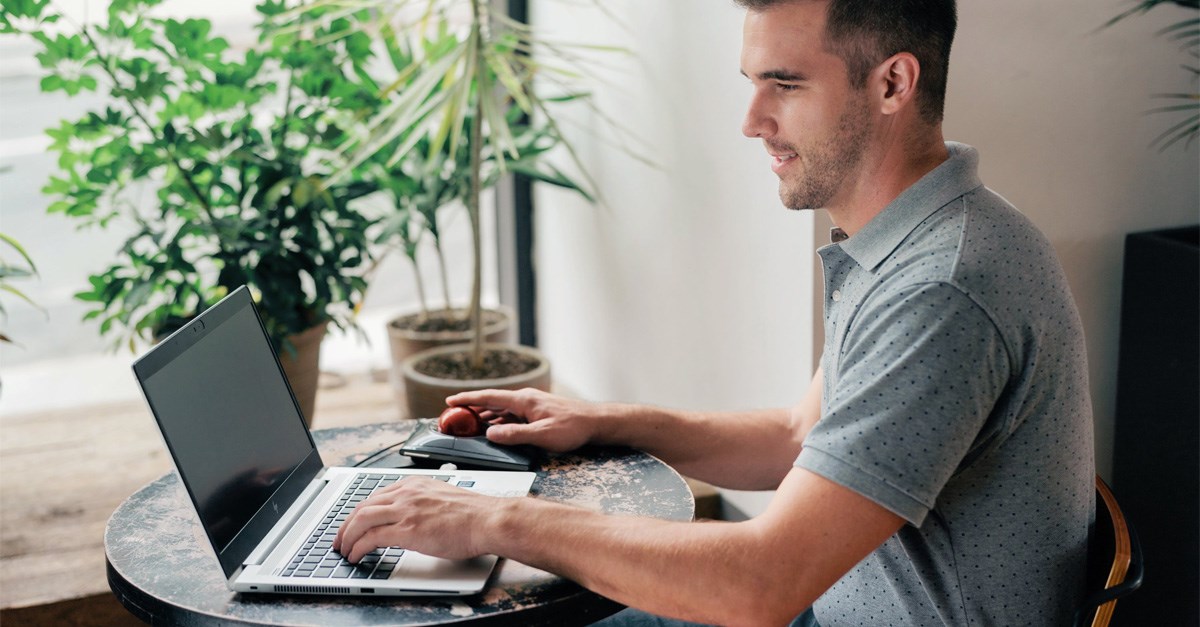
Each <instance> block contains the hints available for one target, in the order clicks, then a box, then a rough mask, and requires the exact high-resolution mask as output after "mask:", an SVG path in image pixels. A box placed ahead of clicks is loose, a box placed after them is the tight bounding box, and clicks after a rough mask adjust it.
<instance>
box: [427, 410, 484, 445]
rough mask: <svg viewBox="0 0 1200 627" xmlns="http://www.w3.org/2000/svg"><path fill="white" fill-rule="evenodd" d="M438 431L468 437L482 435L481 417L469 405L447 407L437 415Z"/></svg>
mask: <svg viewBox="0 0 1200 627" xmlns="http://www.w3.org/2000/svg"><path fill="white" fill-rule="evenodd" d="M437 426H438V431H441V432H442V433H445V434H446V435H453V436H456V437H460V438H469V437H474V436H477V435H483V429H484V425H483V419H481V418H480V417H479V414H477V413H475V410H473V409H471V408H470V407H447V408H446V410H445V411H443V412H442V415H440V416H438V422H437Z"/></svg>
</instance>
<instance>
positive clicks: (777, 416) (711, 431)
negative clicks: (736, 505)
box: [447, 369, 822, 490]
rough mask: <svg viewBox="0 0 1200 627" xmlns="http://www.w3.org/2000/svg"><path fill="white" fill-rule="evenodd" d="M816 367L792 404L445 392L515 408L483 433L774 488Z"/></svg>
mask: <svg viewBox="0 0 1200 627" xmlns="http://www.w3.org/2000/svg"><path fill="white" fill-rule="evenodd" d="M821 385H822V375H821V371H820V370H819V369H818V370H817V373H816V375H815V376H814V377H813V380H812V383H811V384H810V385H809V389H808V391H807V392H806V393H805V395H804V397H803V398H802V399H801V400H800V402H799V403H797V404H796V406H795V407H792V408H791V409H766V410H757V411H747V412H690V411H679V410H670V409H662V408H657V407H648V406H643V405H627V404H617V403H586V402H583V401H574V400H569V399H564V398H562V397H558V396H553V395H550V394H545V393H543V392H538V391H536V390H521V391H519V392H511V391H506V390H484V391H480V392H466V393H462V394H458V395H455V396H452V397H450V398H449V399H447V401H448V402H449V403H450V404H452V405H470V406H473V407H477V408H481V409H484V410H485V412H486V415H497V416H503V415H514V416H517V417H519V418H520V419H521V420H524V421H525V422H523V423H522V422H515V423H507V424H496V425H494V426H492V427H491V428H490V429H488V439H490V440H492V441H495V442H497V443H500V444H532V445H535V446H540V447H542V448H546V449H549V450H555V451H565V450H571V449H574V448H577V447H579V446H582V445H584V444H588V443H591V444H610V445H620V446H630V447H633V448H636V449H639V450H642V451H645V452H647V453H650V454H652V455H654V456H655V457H658V458H659V459H662V460H663V461H665V462H667V463H668V464H670V465H671V466H672V467H674V468H675V469H676V470H678V471H679V472H681V473H683V474H685V475H687V476H689V477H693V478H696V479H700V480H702V481H706V482H709V483H712V484H713V485H717V486H720V487H724V488H732V489H739V490H769V489H774V488H775V487H776V486H778V485H779V482H780V481H782V480H783V477H784V476H785V475H786V474H787V473H788V471H789V470H790V469H791V467H792V462H794V461H795V459H796V456H798V455H799V454H800V446H801V444H802V443H803V441H804V436H805V435H807V434H808V432H809V430H810V429H812V426H813V425H814V424H816V422H817V419H818V418H819V417H820V411H821Z"/></svg>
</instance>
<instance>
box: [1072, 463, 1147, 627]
mask: <svg viewBox="0 0 1200 627" xmlns="http://www.w3.org/2000/svg"><path fill="white" fill-rule="evenodd" d="M1143 574H1144V573H1143V563H1142V545H1141V543H1140V542H1138V537H1137V532H1136V531H1135V530H1134V528H1133V525H1132V524H1131V523H1130V522H1129V521H1128V520H1127V519H1126V518H1125V514H1124V513H1123V512H1122V511H1121V506H1120V505H1119V504H1118V503H1117V497H1116V496H1114V495H1113V493H1112V490H1111V489H1109V487H1108V484H1107V483H1105V482H1104V480H1103V479H1101V478H1100V475H1096V523H1095V525H1094V527H1093V528H1092V529H1091V533H1090V537H1089V538H1088V565H1087V595H1086V598H1085V599H1084V600H1083V603H1081V604H1080V605H1079V607H1078V608H1077V609H1076V611H1075V625H1076V627H1085V626H1087V625H1091V626H1092V627H1105V626H1107V625H1108V623H1109V621H1110V620H1112V615H1113V610H1114V609H1116V606H1117V599H1118V598H1120V597H1122V596H1125V595H1126V594H1129V593H1130V592H1133V591H1134V590H1137V589H1138V588H1139V587H1141V585H1142V576H1143Z"/></svg>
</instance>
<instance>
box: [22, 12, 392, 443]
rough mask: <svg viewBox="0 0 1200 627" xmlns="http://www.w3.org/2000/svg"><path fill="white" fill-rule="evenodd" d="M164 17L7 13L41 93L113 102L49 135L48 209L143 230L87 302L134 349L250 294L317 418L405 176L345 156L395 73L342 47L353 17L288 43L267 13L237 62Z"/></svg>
mask: <svg viewBox="0 0 1200 627" xmlns="http://www.w3.org/2000/svg"><path fill="white" fill-rule="evenodd" d="M156 4H158V1H157V0H114V1H113V2H112V3H110V4H109V6H108V11H107V16H106V17H107V21H106V23H103V24H92V23H86V24H72V23H71V22H70V20H69V19H68V18H67V17H66V16H64V15H63V14H61V13H59V12H58V11H56V10H55V9H54V8H53V5H51V4H49V3H48V2H46V0H13V1H11V2H9V1H7V0H6V2H5V9H4V12H3V14H2V15H0V33H6V34H16V35H20V36H27V37H32V38H33V39H34V40H35V41H36V42H37V43H38V44H39V45H40V52H39V53H38V55H37V58H38V60H39V61H40V63H41V65H42V67H43V68H45V70H46V76H45V78H43V79H42V83H41V86H42V89H43V91H48V92H49V91H65V92H66V93H68V94H70V95H74V94H77V93H79V92H85V91H86V92H98V93H100V94H102V95H104V96H105V97H106V98H105V99H106V104H105V105H104V106H103V107H102V108H100V109H98V110H94V111H91V112H89V113H87V114H86V115H84V116H83V117H82V118H80V119H78V120H66V121H63V122H62V123H61V124H60V125H59V126H58V127H57V128H52V129H50V130H48V131H47V132H48V134H49V135H50V137H51V139H52V145H51V150H53V151H54V152H56V153H58V155H59V160H58V165H59V171H58V172H57V173H56V174H54V175H53V176H52V178H51V180H50V182H49V183H48V184H47V185H46V187H45V188H44V190H43V191H44V192H45V193H46V194H48V195H49V196H51V197H52V199H53V202H52V204H51V205H50V207H49V211H51V212H54V213H62V214H64V215H66V216H68V217H70V218H72V219H74V220H76V221H77V222H78V223H79V224H80V225H81V226H91V227H106V226H109V225H111V224H113V223H124V224H125V225H127V226H128V228H130V229H131V230H132V235H131V237H130V238H129V239H128V240H127V241H126V242H125V244H124V246H122V247H121V249H120V250H119V251H117V259H116V261H115V262H113V263H112V264H111V265H110V266H109V267H108V268H107V269H104V270H102V271H101V272H99V273H97V274H94V275H92V276H91V277H90V278H89V282H90V288H89V289H86V290H84V291H82V292H80V293H79V294H77V295H76V296H77V298H79V299H81V300H84V301H87V302H89V303H92V304H93V306H94V308H93V309H92V310H91V311H90V312H89V313H88V314H87V315H86V318H85V319H89V320H97V321H98V322H99V325H100V332H101V333H102V334H106V335H114V336H117V338H118V339H117V342H116V343H117V344H121V343H124V342H128V343H129V345H130V347H131V348H133V347H134V346H135V345H136V343H137V342H138V341H145V342H152V341H154V338H156V337H162V336H164V335H165V334H167V333H170V332H171V331H172V330H173V329H175V328H178V327H179V326H181V325H182V324H183V323H184V322H185V321H186V320H187V319H189V318H190V317H192V316H194V315H196V314H197V313H199V312H200V311H203V310H204V309H205V308H207V307H208V306H210V305H212V304H213V303H215V302H216V301H217V300H219V299H220V298H221V297H223V296H224V295H225V294H226V293H227V292H228V291H230V290H232V289H233V288H235V287H237V286H238V285H241V284H246V285H248V286H250V288H251V291H252V292H253V294H254V295H255V298H256V300H257V304H258V308H259V311H260V313H261V315H262V317H263V322H264V324H265V326H266V328H267V331H268V333H269V335H270V337H271V338H272V341H273V343H274V345H275V348H276V350H277V352H278V353H279V354H280V357H281V361H283V362H284V366H285V369H286V370H288V374H289V377H290V378H291V380H292V384H293V388H294V389H295V390H296V392H297V396H298V398H299V399H300V402H301V406H302V408H303V410H304V413H305V416H306V417H307V418H308V419H310V420H311V417H312V407H313V401H314V398H315V389H316V374H317V369H316V364H317V357H316V350H315V349H318V348H319V346H320V338H321V337H322V336H323V335H324V334H325V329H326V327H327V326H328V325H329V324H331V323H332V324H333V325H334V326H336V327H338V328H342V329H346V328H351V327H353V324H354V322H353V313H354V308H355V307H356V305H357V304H358V303H359V302H360V301H361V298H362V295H363V292H364V290H365V288H366V285H367V284H366V279H365V277H364V276H363V274H364V272H365V270H366V269H367V267H368V266H369V261H370V260H371V257H372V254H373V253H372V245H371V237H372V235H371V233H370V231H371V229H372V226H373V224H374V223H375V222H376V218H375V217H372V216H370V215H369V214H368V213H365V210H364V207H365V205H364V204H363V202H362V200H363V199H364V198H365V197H366V196H368V195H370V194H372V193H374V192H376V191H378V190H380V189H383V188H384V187H385V186H387V185H389V184H391V179H392V178H393V177H394V176H399V173H398V168H397V167H395V166H388V165H387V164H381V163H380V162H381V159H377V158H373V159H363V160H359V161H357V162H356V163H355V164H353V165H352V166H347V165H346V164H345V163H344V162H342V161H340V160H339V157H338V155H339V152H338V150H337V149H338V147H339V146H341V145H343V144H344V143H346V142H347V141H348V138H350V137H352V136H356V135H358V134H361V133H363V132H364V121H365V120H367V119H369V117H368V116H369V115H370V114H371V113H372V112H374V111H376V110H379V109H381V108H383V107H386V106H387V104H388V99H389V98H392V97H394V94H392V93H391V92H388V91H387V90H385V89H383V88H382V86H381V84H380V83H379V82H378V81H377V80H376V79H375V78H374V74H375V73H376V72H379V71H380V69H381V67H380V66H381V65H383V64H381V63H380V62H379V59H378V58H377V55H376V54H375V52H374V51H373V48H372V42H371V40H370V38H369V37H368V36H367V35H366V34H363V33H351V34H349V35H345V36H342V35H341V33H342V32H343V31H345V30H346V29H348V28H349V27H350V24H351V19H353V17H354V16H353V15H340V16H334V17H329V18H328V19H320V20H313V21H312V22H311V23H309V22H303V23H302V24H301V25H300V26H301V27H300V28H294V29H289V30H275V29H272V28H271V27H270V24H271V22H272V18H273V17H274V16H276V15H278V14H280V13H284V12H286V11H288V10H289V9H290V8H291V7H288V6H286V3H285V2H283V1H277V0H267V1H265V2H263V3H262V4H260V5H259V7H258V10H259V13H260V16H261V22H260V24H259V28H260V37H259V42H258V44H257V45H255V46H253V47H251V48H250V49H248V50H244V51H235V50H233V49H232V48H231V47H230V45H229V43H228V42H227V41H226V40H225V39H224V38H222V37H219V36H217V35H215V34H214V33H213V32H212V29H211V24H210V22H209V21H207V20H203V19H185V20H175V19H164V18H159V17H155V16H154V15H153V13H152V10H153V6H154V5H156ZM321 15H322V13H321V11H320V10H316V11H315V12H314V16H321ZM335 33H337V34H338V36H331V35H333V34H335ZM390 71H391V72H394V71H395V68H392V69H391V70H390ZM334 172H337V173H339V176H338V177H337V178H336V179H334V178H332V177H331V176H330V175H331V174H333V173H334Z"/></svg>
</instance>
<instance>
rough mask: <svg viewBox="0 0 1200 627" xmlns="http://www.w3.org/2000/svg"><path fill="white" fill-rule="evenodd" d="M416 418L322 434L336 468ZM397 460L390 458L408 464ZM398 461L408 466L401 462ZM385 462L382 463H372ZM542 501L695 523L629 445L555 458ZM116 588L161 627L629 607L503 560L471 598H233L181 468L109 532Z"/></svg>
mask: <svg viewBox="0 0 1200 627" xmlns="http://www.w3.org/2000/svg"><path fill="white" fill-rule="evenodd" d="M415 424H416V423H415V422H413V421H403V422H399V423H386V424H375V425H367V426H364V427H348V428H339V429H325V430H319V431H314V432H313V436H314V439H315V440H316V441H317V446H318V448H319V449H320V451H321V456H322V458H323V459H324V460H325V463H326V464H329V465H345V466H352V465H354V464H356V463H358V462H360V461H362V460H364V459H367V457H368V456H369V455H371V454H372V453H374V452H375V451H378V450H380V449H382V448H384V447H387V446H390V445H392V444H395V443H397V442H399V441H403V440H404V439H405V438H407V437H408V435H409V433H410V432H411V431H412V429H413V427H414V426H415ZM406 460H407V458H404V457H399V456H396V455H393V456H391V457H386V458H384V459H383V460H382V461H383V462H384V463H386V464H387V465H389V466H397V465H401V464H402V463H404V462H405V461H406ZM397 461H399V462H400V464H398V463H396V462H397ZM367 465H374V464H367ZM536 471H537V479H536V480H535V481H534V483H533V490H532V492H531V496H532V497H533V498H539V499H547V500H551V501H558V502H562V503H569V504H572V505H576V506H579V507H584V508H587V509H591V510H594V511H600V512H605V513H610V514H629V515H637V516H649V517H654V518H662V519H668V520H691V519H692V515H693V511H694V508H695V502H694V500H693V499H692V494H691V491H690V490H689V489H688V487H687V484H686V483H685V482H684V480H683V478H681V477H680V476H679V475H678V474H677V473H676V472H675V471H674V470H672V469H671V468H670V467H669V466H667V465H666V464H664V463H663V462H661V461H659V460H658V459H656V458H654V457H652V456H650V455H647V454H645V453H641V452H638V451H633V450H629V449H620V448H587V449H582V450H580V451H576V452H574V453H570V454H565V455H547V456H544V457H543V458H542V460H541V463H540V464H539V466H538V468H536ZM104 551H105V557H106V558H107V564H108V584H109V587H110V588H111V589H112V591H113V594H115V595H116V597H117V599H118V600H119V601H120V602H121V603H122V604H123V605H124V606H125V607H126V608H127V609H128V610H129V611H130V612H131V613H133V614H134V615H135V616H137V617H138V618H140V619H141V620H143V621H145V622H147V623H150V624H152V625H313V626H321V627H332V626H338V625H347V626H350V625H353V626H376V625H392V626H401V625H404V626H412V625H445V624H471V625H521V626H527V625H555V626H562V625H586V624H589V623H591V622H594V621H596V620H599V619H601V618H603V617H605V616H608V615H610V614H612V613H614V612H616V611H618V610H620V609H621V608H622V606H621V605H620V604H618V603H616V602H614V601H611V600H609V599H606V598H604V597H602V596H600V595H597V594H595V593H593V592H591V591H589V590H586V589H584V588H582V587H580V586H579V585H578V584H575V583H573V582H571V581H568V580H566V579H564V578H562V577H559V576H557V575H553V574H551V573H548V572H546V571H543V570H539V569H536V568H533V567H530V566H526V565H525V564H521V563H519V562H516V561H513V560H508V559H502V560H500V563H499V564H498V565H497V567H496V571H495V572H494V573H493V574H492V579H491V581H489V583H488V587H487V588H485V589H484V591H483V592H482V593H481V594H478V595H474V596H468V597H453V598H448V597H437V598H421V597H412V598H408V597H400V598H397V597H390V598H380V597H316V596H291V595H279V594H243V593H235V592H232V591H230V590H229V589H228V588H227V587H226V586H225V578H224V575H223V574H222V572H221V568H220V566H219V565H218V563H217V561H216V557H215V556H214V555H213V554H212V550H211V549H210V548H209V545H208V541H207V539H206V538H205V537H204V532H203V531H202V530H201V528H200V524H199V522H198V521H197V520H196V516H195V510H193V509H192V506H191V503H190V501H189V500H188V497H187V494H186V493H185V492H184V491H183V487H182V486H181V485H180V484H179V481H178V478H177V476H176V475H175V473H174V472H172V473H169V474H167V475H165V476H163V477H161V478H160V479H158V480H156V481H154V482H152V483H150V484H149V485H147V486H146V487H144V488H142V489H141V490H139V491H138V492H136V493H134V494H133V495H132V496H130V497H129V498H128V499H126V500H125V502H124V503H122V504H121V506H120V507H118V508H117V510H116V511H115V512H114V513H113V515H112V517H111V518H109V521H108V527H107V528H106V529H105V532H104Z"/></svg>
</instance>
